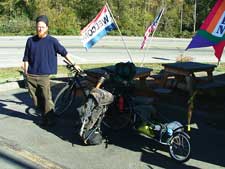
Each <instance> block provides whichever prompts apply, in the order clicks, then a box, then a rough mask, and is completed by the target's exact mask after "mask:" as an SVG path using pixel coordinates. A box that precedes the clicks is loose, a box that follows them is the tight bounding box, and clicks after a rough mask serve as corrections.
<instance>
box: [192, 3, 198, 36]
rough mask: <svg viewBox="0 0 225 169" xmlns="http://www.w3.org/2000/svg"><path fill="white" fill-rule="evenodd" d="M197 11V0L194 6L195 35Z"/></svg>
mask: <svg viewBox="0 0 225 169" xmlns="http://www.w3.org/2000/svg"><path fill="white" fill-rule="evenodd" d="M196 10H197V0H195V4H194V16H193V17H194V25H193V32H194V33H195V29H196Z"/></svg>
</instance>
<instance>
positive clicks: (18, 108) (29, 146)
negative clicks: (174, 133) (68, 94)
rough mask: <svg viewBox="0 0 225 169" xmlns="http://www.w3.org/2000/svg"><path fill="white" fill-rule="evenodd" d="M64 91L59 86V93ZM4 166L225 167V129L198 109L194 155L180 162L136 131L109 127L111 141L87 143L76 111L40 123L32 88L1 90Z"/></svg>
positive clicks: (0, 156)
mask: <svg viewBox="0 0 225 169" xmlns="http://www.w3.org/2000/svg"><path fill="white" fill-rule="evenodd" d="M54 91H58V90H57V87H56V88H54V87H53V96H54V95H55V94H56V92H54ZM0 96H1V97H0V166H1V168H4V169H28V168H29V169H40V168H42V169H150V168H151V169H163V168H171V169H174V168H176V169H200V168H201V169H209V168H214V169H222V168H225V161H224V152H225V144H224V142H225V131H224V130H219V129H215V128H213V127H211V126H209V125H207V123H205V122H204V120H203V119H202V116H201V117H200V116H198V113H194V114H193V119H192V123H193V124H195V125H194V126H195V127H193V128H192V130H191V133H190V136H191V144H192V156H191V159H190V160H189V161H188V162H186V163H185V164H177V163H175V162H174V161H173V160H172V159H171V158H170V157H169V154H168V152H167V149H166V148H165V147H163V146H160V145H158V144H156V143H155V142H154V141H151V140H149V139H147V138H144V137H141V136H139V135H137V134H135V133H134V132H133V131H132V130H125V131H120V132H108V136H109V138H110V144H109V145H108V148H105V144H104V143H103V144H101V145H98V146H83V145H82V144H81V142H80V140H79V138H78V137H77V135H75V130H76V129H75V128H74V118H75V117H74V114H73V113H74V111H73V108H71V109H70V110H71V112H69V113H67V114H66V115H65V116H63V117H61V118H58V119H57V124H56V126H54V127H52V128H48V129H43V128H40V127H39V126H38V125H37V123H36V122H37V121H38V120H39V119H40V117H39V116H38V115H37V114H34V113H33V112H32V111H31V109H30V106H32V103H31V99H30V97H29V94H28V93H27V90H26V89H15V90H10V91H4V92H0ZM162 113H165V114H164V115H165V116H166V117H167V118H169V119H170V120H171V121H172V120H178V121H180V122H182V123H185V121H186V115H185V114H182V113H181V112H174V111H169V110H167V111H166V112H162Z"/></svg>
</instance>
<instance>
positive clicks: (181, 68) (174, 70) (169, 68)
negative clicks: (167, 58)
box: [161, 62, 216, 94]
mask: <svg viewBox="0 0 225 169" xmlns="http://www.w3.org/2000/svg"><path fill="white" fill-rule="evenodd" d="M162 66H163V67H164V73H163V79H162V84H161V85H162V86H163V85H165V83H166V81H167V80H168V77H169V76H171V74H172V75H174V76H175V78H177V79H179V78H178V77H180V76H182V77H184V80H185V81H186V87H187V90H188V91H189V92H190V94H191V93H192V92H193V90H194V88H195V86H196V83H197V78H196V76H195V73H197V72H206V73H207V78H206V82H212V81H213V71H214V69H215V67H216V65H213V64H206V63H198V62H176V63H166V64H162Z"/></svg>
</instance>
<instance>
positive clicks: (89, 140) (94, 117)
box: [77, 88, 114, 145]
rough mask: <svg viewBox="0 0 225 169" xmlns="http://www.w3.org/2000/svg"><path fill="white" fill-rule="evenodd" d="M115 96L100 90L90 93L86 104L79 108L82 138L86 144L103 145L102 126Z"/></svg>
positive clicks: (95, 89)
mask: <svg viewBox="0 0 225 169" xmlns="http://www.w3.org/2000/svg"><path fill="white" fill-rule="evenodd" d="M113 99H114V97H113V95H112V94H111V93H110V92H108V91H106V90H104V89H99V88H94V89H92V90H91V91H90V94H89V96H88V99H87V101H86V102H85V104H83V105H82V106H80V107H79V108H77V111H78V113H79V116H80V120H81V124H82V126H81V128H80V133H79V135H80V137H81V138H82V140H83V141H84V143H85V144H88V145H96V144H101V142H102V134H101V130H100V125H101V122H102V119H103V117H104V113H105V112H106V110H107V108H108V105H109V104H111V103H112V102H113Z"/></svg>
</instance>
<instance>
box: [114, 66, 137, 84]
mask: <svg viewBox="0 0 225 169" xmlns="http://www.w3.org/2000/svg"><path fill="white" fill-rule="evenodd" d="M135 74H136V67H135V65H134V63H132V62H125V63H124V62H120V63H117V64H116V65H115V75H114V80H115V81H116V82H123V81H127V82H130V81H131V80H132V79H133V78H134V76H135Z"/></svg>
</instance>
